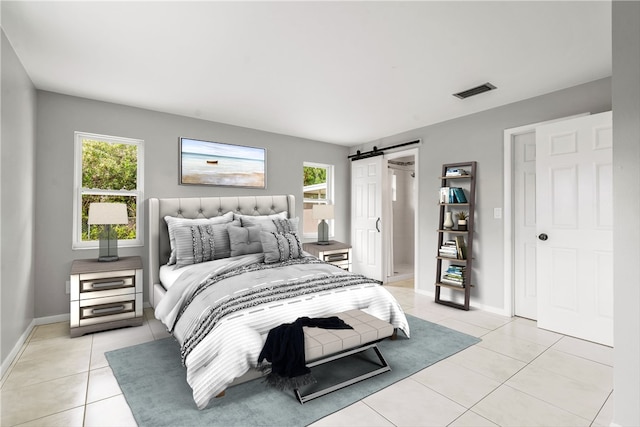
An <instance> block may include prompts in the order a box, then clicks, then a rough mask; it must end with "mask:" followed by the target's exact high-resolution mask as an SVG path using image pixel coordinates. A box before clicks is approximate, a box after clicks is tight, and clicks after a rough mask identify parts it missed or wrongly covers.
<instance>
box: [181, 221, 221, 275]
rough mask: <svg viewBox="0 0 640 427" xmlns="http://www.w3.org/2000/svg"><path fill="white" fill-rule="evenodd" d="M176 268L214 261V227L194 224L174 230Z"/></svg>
mask: <svg viewBox="0 0 640 427" xmlns="http://www.w3.org/2000/svg"><path fill="white" fill-rule="evenodd" d="M174 237H175V242H176V268H179V267H184V266H185V265H191V264H198V263H201V262H205V261H212V260H213V256H214V253H215V245H214V237H213V227H212V226H211V225H192V226H184V227H178V228H176V229H175V230H174Z"/></svg>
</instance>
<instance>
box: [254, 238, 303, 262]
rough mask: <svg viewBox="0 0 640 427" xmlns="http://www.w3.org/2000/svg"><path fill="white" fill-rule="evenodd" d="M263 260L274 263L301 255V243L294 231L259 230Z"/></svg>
mask: <svg viewBox="0 0 640 427" xmlns="http://www.w3.org/2000/svg"><path fill="white" fill-rule="evenodd" d="M260 241H261V242H262V251H263V252H264V262H266V263H274V262H281V261H286V260H289V259H294V258H300V257H302V245H301V244H300V239H298V235H297V234H295V233H273V232H269V231H261V232H260Z"/></svg>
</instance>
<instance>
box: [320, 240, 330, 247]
mask: <svg viewBox="0 0 640 427" xmlns="http://www.w3.org/2000/svg"><path fill="white" fill-rule="evenodd" d="M330 244H331V242H327V241H323V242H321V241H320V240H318V241H317V242H316V245H322V246H325V245H330Z"/></svg>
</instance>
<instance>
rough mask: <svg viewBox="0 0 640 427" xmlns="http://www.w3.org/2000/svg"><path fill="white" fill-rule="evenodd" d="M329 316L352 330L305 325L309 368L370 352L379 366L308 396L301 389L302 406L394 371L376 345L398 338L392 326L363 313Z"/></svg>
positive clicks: (298, 393) (297, 396) (298, 394)
mask: <svg viewBox="0 0 640 427" xmlns="http://www.w3.org/2000/svg"><path fill="white" fill-rule="evenodd" d="M330 316H338V317H339V318H341V319H342V320H344V322H345V323H346V324H348V325H349V326H351V327H352V328H353V329H321V328H310V327H306V326H305V327H304V328H303V331H304V352H305V360H306V362H307V367H309V368H313V367H314V366H318V365H321V364H324V363H327V362H331V361H333V360H337V359H340V358H343V357H347V356H350V355H352V354H356V353H360V352H363V351H366V350H368V349H373V351H375V354H376V355H377V357H378V359H379V360H380V367H379V368H377V369H375V370H373V371H369V372H367V373H365V374H362V375H359V376H356V377H354V378H351V379H348V380H346V381H343V382H341V383H339V384H336V385H333V386H330V387H327V388H325V389H322V390H319V391H316V392H313V393H309V394H307V395H302V394H301V393H300V390H299V389H296V390H294V392H295V394H296V398H297V399H298V401H299V402H300V403H304V402H307V401H309V400H311V399H315V398H316V397H320V396H324V395H325V394H327V393H331V392H332V391H335V390H339V389H341V388H344V387H347V386H349V385H351V384H354V383H356V382H359V381H362V380H365V379H367V378H371V377H373V376H375V375H379V374H382V373H383V372H388V371H390V370H391V368H390V367H389V364H388V363H387V361H386V360H385V359H384V357H383V356H382V353H381V352H380V349H379V348H378V346H377V343H378V342H379V341H381V340H383V339H385V338H388V337H395V331H394V328H393V325H391V324H389V323H387V322H385V321H383V320H380V319H378V318H377V317H375V316H372V315H370V314H367V313H365V312H363V311H360V310H350V311H345V312H343V313H336V314H332V315H329V316H326V317H330Z"/></svg>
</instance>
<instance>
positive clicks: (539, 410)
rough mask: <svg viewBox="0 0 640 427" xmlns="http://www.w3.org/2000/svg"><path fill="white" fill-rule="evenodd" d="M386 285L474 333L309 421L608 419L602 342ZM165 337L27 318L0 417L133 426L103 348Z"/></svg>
mask: <svg viewBox="0 0 640 427" xmlns="http://www.w3.org/2000/svg"><path fill="white" fill-rule="evenodd" d="M387 289H388V290H389V291H390V292H391V293H393V294H394V295H395V297H396V298H397V299H398V301H399V302H400V304H402V306H403V307H404V309H405V311H406V312H407V313H409V314H411V315H414V316H417V317H420V318H423V319H425V320H429V321H432V322H436V323H439V324H441V325H444V326H447V327H449V328H451V329H456V330H458V331H461V332H464V333H467V334H470V335H474V336H477V337H480V338H482V341H481V342H479V343H478V344H476V345H474V346H472V347H469V348H468V349H466V350H464V351H462V352H460V353H458V354H456V355H453V356H451V357H449V358H448V359H445V360H443V361H441V362H439V363H436V364H435V365H432V366H430V367H428V368H426V369H424V370H423V371H421V372H418V373H416V374H415V375H413V376H411V377H409V378H406V379H405V380H403V381H400V382H398V383H396V384H394V385H392V386H390V387H388V388H386V389H384V390H381V391H380V392H378V393H376V394H373V395H371V396H369V397H367V398H365V399H363V400H361V401H360V402H358V403H356V404H354V405H351V406H349V407H347V408H345V409H343V410H341V411H339V412H336V413H334V414H332V415H329V416H327V417H326V418H324V419H322V420H319V421H318V422H316V423H314V424H313V426H314V427H320V426H350V427H355V426H373V425H375V426H394V425H395V426H456V427H462V426H496V425H499V426H569V425H570V426H608V425H609V423H610V422H611V418H612V411H613V396H612V389H613V385H612V377H613V367H612V365H613V351H612V349H611V348H609V347H605V346H601V345H597V344H593V343H590V342H586V341H581V340H578V339H575V338H571V337H567V336H563V335H559V334H556V333H553V332H549V331H545V330H542V329H538V328H537V327H536V324H535V322H533V321H530V320H526V319H522V318H507V317H502V316H498V315H495V314H492V313H488V312H483V311H479V310H471V311H469V312H466V311H461V310H456V309H453V308H449V307H446V306H442V305H438V304H435V303H434V302H433V300H432V298H430V297H427V296H424V295H420V294H417V293H415V292H414V291H413V289H412V282H411V281H408V282H396V283H393V286H387ZM167 336H168V335H167V333H166V332H165V330H164V327H163V325H162V324H161V323H160V322H159V321H158V320H156V319H154V317H153V311H152V310H150V309H147V310H145V321H144V324H143V325H142V326H140V327H134V328H125V329H119V330H114V331H106V332H100V333H95V334H92V335H87V336H83V337H80V338H74V339H70V338H69V326H68V323H55V324H50V325H42V326H38V327H36V328H35V329H34V330H33V332H32V333H31V335H30V337H29V338H28V340H27V343H26V344H25V345H24V346H23V348H22V350H21V352H20V353H19V355H18V356H17V357H16V360H15V361H14V362H13V364H12V365H11V366H10V368H9V370H8V372H7V374H6V375H5V376H4V378H2V381H1V383H0V384H1V389H0V405H1V406H0V412H1V416H0V425H1V426H16V425H20V426H118V427H123V426H134V425H136V423H135V420H134V419H133V416H132V414H131V411H130V409H129V407H128V405H127V403H126V401H125V399H124V396H123V395H122V392H121V391H120V388H119V386H118V383H117V382H116V380H115V378H114V376H113V373H112V372H111V369H110V368H109V365H108V363H107V361H106V359H105V357H104V353H105V351H109V350H113V349H116V348H121V347H127V346H130V345H134V344H138V343H142V342H146V341H151V340H155V339H160V338H165V337H167ZM391 362H392V361H391Z"/></svg>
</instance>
